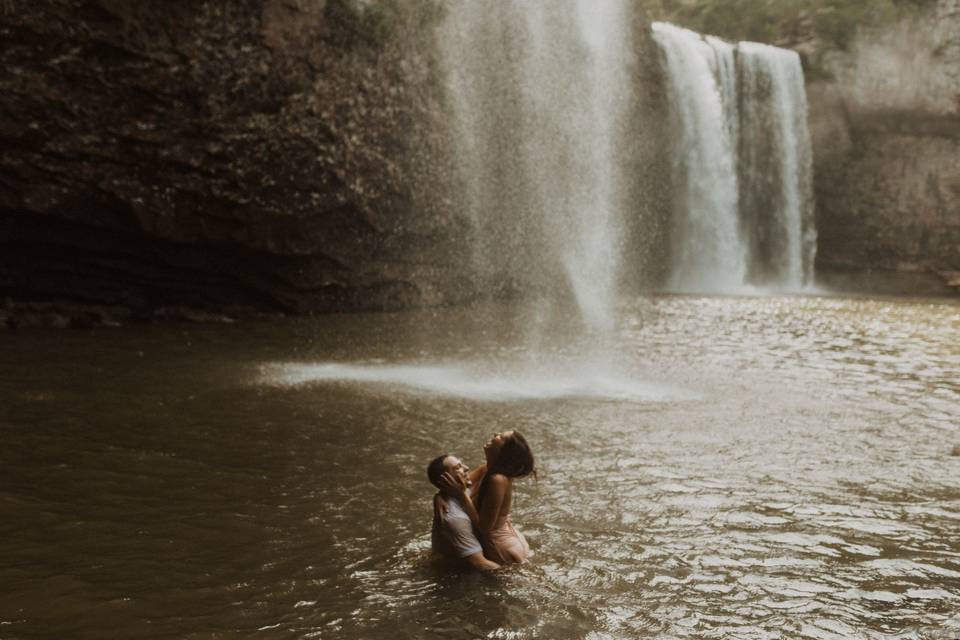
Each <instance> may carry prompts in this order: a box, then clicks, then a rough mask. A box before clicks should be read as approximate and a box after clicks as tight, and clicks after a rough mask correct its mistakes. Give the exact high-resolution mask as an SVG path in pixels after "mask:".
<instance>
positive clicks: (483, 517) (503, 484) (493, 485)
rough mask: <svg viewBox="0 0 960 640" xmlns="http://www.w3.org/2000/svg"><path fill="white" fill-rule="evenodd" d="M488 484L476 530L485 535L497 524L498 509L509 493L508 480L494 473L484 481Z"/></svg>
mask: <svg viewBox="0 0 960 640" xmlns="http://www.w3.org/2000/svg"><path fill="white" fill-rule="evenodd" d="M486 482H487V483H489V484H490V488H488V489H487V493H486V495H485V496H484V497H483V504H482V505H480V524H479V525H477V528H478V529H479V530H480V533H482V534H487V533H490V531H491V530H492V529H493V527H494V526H495V525H496V524H497V520H498V519H499V517H500V507H501V506H503V501H504V498H506V496H507V492H509V491H510V479H509V478H508V477H507V476H503V475H500V474H499V473H495V474H493V475H492V476H489V477H488V478H487V479H486Z"/></svg>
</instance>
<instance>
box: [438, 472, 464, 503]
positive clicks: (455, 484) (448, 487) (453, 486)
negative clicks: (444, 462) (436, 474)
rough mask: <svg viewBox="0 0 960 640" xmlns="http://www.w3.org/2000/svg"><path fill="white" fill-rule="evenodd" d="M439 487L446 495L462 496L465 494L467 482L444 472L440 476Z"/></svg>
mask: <svg viewBox="0 0 960 640" xmlns="http://www.w3.org/2000/svg"><path fill="white" fill-rule="evenodd" d="M439 484H440V488H441V489H442V490H443V491H444V492H445V493H447V494H448V495H451V496H453V497H454V498H461V499H462V498H463V497H464V496H466V495H467V482H466V480H464V479H463V478H461V477H459V476H455V475H453V474H452V473H449V472H447V473H444V474H443V475H441V476H440V480H439Z"/></svg>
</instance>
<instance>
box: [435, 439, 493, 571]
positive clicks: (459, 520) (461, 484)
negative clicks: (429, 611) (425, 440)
mask: <svg viewBox="0 0 960 640" xmlns="http://www.w3.org/2000/svg"><path fill="white" fill-rule="evenodd" d="M468 471H470V469H469V468H468V467H467V465H465V464H463V462H462V461H461V460H460V458H458V457H456V456H453V455H449V454H444V455H442V456H437V457H436V458H435V459H434V460H433V461H432V462H431V463H430V464H429V465H427V478H429V479H430V483H431V484H433V486H435V487H436V488H437V489H439V490H440V491H438V492H437V495H435V496H434V497H433V531H432V533H431V540H432V542H433V550H434V552H435V553H437V554H439V555H441V556H443V557H444V558H447V559H449V560H452V561H454V562H456V563H458V564H461V565H464V566H467V567H470V568H472V569H477V570H480V571H493V570H494V569H499V568H500V565H498V564H497V563H496V562H491V561H490V560H487V559H486V558H485V557H484V556H483V546H482V545H481V544H480V539H479V538H477V534H476V531H475V527H476V526H477V525H478V524H479V522H480V516H479V515H477V510H476V508H475V507H474V506H473V501H472V500H471V499H470V494H469V492H468V489H469V487H470V477H469V476H468V475H467V472H468Z"/></svg>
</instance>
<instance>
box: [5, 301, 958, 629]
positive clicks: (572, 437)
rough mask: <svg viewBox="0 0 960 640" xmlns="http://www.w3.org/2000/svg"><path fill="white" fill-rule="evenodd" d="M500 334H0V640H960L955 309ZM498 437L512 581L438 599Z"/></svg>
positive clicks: (927, 305) (449, 327)
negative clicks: (474, 473)
mask: <svg viewBox="0 0 960 640" xmlns="http://www.w3.org/2000/svg"><path fill="white" fill-rule="evenodd" d="M534 315H535V314H534ZM517 317H518V316H517V314H515V313H513V312H512V310H511V309H509V308H507V307H481V308H470V309H453V310H443V311H420V312H409V313H398V314H365V315H336V316H327V317H323V318H317V319H302V320H285V321H275V322H264V323H246V324H237V325H220V326H157V327H131V328H121V329H97V330H91V331H40V330H37V331H19V332H6V333H0V434H2V444H3V446H2V447H0V638H4V639H13V638H65V637H69V638H101V637H123V638H170V637H177V638H231V637H258V638H433V637H436V638H441V637H442V638H447V637H477V638H549V639H564V638H591V639H601V638H637V637H668V638H676V637H695V638H729V637H736V638H781V637H790V638H953V637H957V636H960V617H958V613H960V455H958V454H960V449H958V447H960V426H958V425H960V304H958V303H957V302H956V301H945V300H905V299H845V298H843V299H841V298H828V297H784V298H774V297H755V298H736V297H727V298H724V297H694V296H659V297H645V298H640V299H638V300H635V301H632V302H630V303H629V304H624V305H623V308H622V309H621V310H620V319H621V321H620V323H619V324H618V326H617V328H616V330H615V331H614V332H613V334H611V335H607V336H602V337H583V336H582V335H580V334H579V332H578V331H576V330H575V329H574V328H570V327H551V328H550V329H549V330H548V329H544V328H542V324H541V323H537V322H521V321H517ZM537 327H541V328H539V329H538V328H537ZM503 429H519V430H521V431H523V432H524V434H525V435H526V436H527V438H528V440H529V441H530V442H531V445H532V446H533V448H534V451H535V453H536V454H537V458H538V464H539V477H538V479H536V480H533V479H529V480H524V481H520V482H518V483H517V485H516V488H515V492H516V495H515V499H514V513H513V518H514V521H515V522H516V524H517V526H518V528H519V529H521V530H522V531H523V532H524V534H525V535H526V537H527V539H528V540H529V542H530V546H531V547H532V549H533V551H534V554H535V555H534V557H533V561H532V563H530V564H529V565H528V566H524V567H522V568H519V569H513V570H509V571H504V572H501V573H498V574H496V575H492V576H481V575H470V574H451V573H448V572H445V571H443V570H441V569H439V568H438V567H436V566H434V565H433V564H431V562H430V558H429V527H430V517H431V511H430V499H431V496H432V489H431V487H430V485H429V484H428V483H427V481H426V479H425V473H424V468H425V465H426V463H427V462H428V461H429V460H430V459H431V458H432V457H434V456H435V455H438V454H439V453H442V452H453V453H456V454H458V455H460V456H462V457H463V458H464V459H465V460H466V461H467V462H468V463H470V464H471V465H472V464H476V463H478V462H479V461H480V457H481V453H480V448H481V444H482V443H483V442H484V441H485V440H486V438H487V437H488V436H489V434H490V433H491V432H493V431H496V430H503Z"/></svg>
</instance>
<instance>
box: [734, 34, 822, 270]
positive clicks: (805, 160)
mask: <svg viewBox="0 0 960 640" xmlns="http://www.w3.org/2000/svg"><path fill="white" fill-rule="evenodd" d="M737 49H738V57H739V68H740V87H741V89H740V91H741V95H742V99H741V102H740V104H741V107H740V108H741V120H742V121H743V122H745V123H749V126H747V127H743V128H742V129H741V131H742V133H741V138H740V175H741V188H740V197H741V201H742V219H743V221H744V230H745V235H746V236H747V237H748V242H749V245H750V253H751V256H752V260H751V266H750V269H751V279H752V280H753V281H754V282H757V283H760V284H768V283H769V284H774V285H778V286H780V287H784V288H798V287H801V286H804V285H807V284H810V283H811V282H812V280H813V259H814V253H815V252H816V231H815V227H814V220H813V195H812V189H813V188H812V182H811V181H812V173H813V168H812V165H813V159H812V154H811V150H810V134H809V130H808V128H807V97H806V91H805V89H804V82H803V69H802V68H801V66H800V56H798V55H797V53H796V52H794V51H787V50H786V49H780V48H777V47H771V46H768V45H764V44H757V43H754V42H741V43H740V44H739V45H738V46H737Z"/></svg>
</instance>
